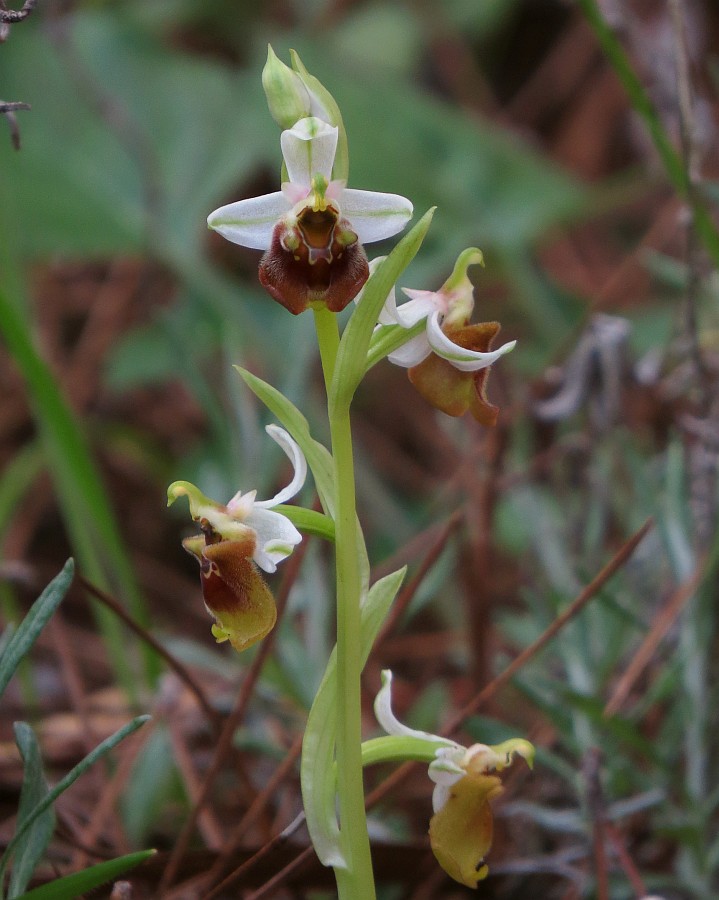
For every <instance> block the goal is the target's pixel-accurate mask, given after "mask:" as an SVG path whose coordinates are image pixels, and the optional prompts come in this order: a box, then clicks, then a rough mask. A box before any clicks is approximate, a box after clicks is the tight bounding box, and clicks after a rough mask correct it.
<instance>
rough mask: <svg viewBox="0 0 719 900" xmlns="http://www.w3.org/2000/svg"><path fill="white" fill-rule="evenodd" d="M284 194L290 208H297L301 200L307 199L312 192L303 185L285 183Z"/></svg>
mask: <svg viewBox="0 0 719 900" xmlns="http://www.w3.org/2000/svg"><path fill="white" fill-rule="evenodd" d="M282 193H283V194H284V195H285V197H286V198H287V202H288V203H289V204H290V206H295V205H296V204H297V203H299V202H300V201H301V200H304V199H306V197H307V196H308V195H309V193H310V191H309V188H307V187H305V185H303V184H292V182H291V181H283V182H282Z"/></svg>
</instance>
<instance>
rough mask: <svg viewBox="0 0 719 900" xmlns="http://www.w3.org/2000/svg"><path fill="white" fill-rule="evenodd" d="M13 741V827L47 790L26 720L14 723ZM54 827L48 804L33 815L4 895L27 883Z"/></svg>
mask: <svg viewBox="0 0 719 900" xmlns="http://www.w3.org/2000/svg"><path fill="white" fill-rule="evenodd" d="M14 728H15V742H16V743H17V746H18V750H19V751H20V755H21V756H22V762H23V776H22V789H21V791H20V804H19V806H18V812H17V827H18V829H19V828H21V827H22V825H23V823H24V821H25V819H26V818H27V817H28V815H29V814H30V813H31V812H32V810H33V809H34V808H35V807H36V806H37V805H38V804H39V803H41V802H42V800H43V799H44V798H45V796H46V795H47V793H48V786H47V781H46V780H45V773H44V772H43V769H42V758H41V755H40V745H39V744H38V742H37V738H36V737H35V733H34V731H33V730H32V728H31V727H30V726H29V725H28V724H27V723H26V722H16V723H15V726H14ZM54 830H55V812H54V810H53V809H52V807H48V808H47V809H46V810H45V811H44V812H43V813H42V815H40V816H38V817H37V818H36V819H35V822H34V823H33V825H32V827H31V828H30V830H29V831H28V833H27V835H26V836H25V840H24V841H23V842H22V844H21V845H20V846H19V847H18V850H17V853H16V854H15V861H14V863H13V867H12V875H11V877H10V886H9V888H8V897H9V898H10V900H12V898H14V897H18V896H19V895H20V894H22V892H23V891H24V890H25V888H26V887H27V884H28V882H29V881H30V878H31V877H32V873H33V872H34V871H35V867H36V866H37V864H38V863H39V862H40V860H41V859H42V857H43V855H44V853H45V850H46V849H47V845H48V844H49V843H50V838H51V837H52V833H53V831H54Z"/></svg>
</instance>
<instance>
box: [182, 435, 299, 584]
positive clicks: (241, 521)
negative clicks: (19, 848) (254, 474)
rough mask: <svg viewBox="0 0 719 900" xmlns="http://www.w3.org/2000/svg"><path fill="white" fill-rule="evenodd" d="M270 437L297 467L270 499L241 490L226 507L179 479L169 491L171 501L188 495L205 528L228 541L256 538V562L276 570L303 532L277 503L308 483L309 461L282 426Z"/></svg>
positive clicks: (292, 495) (197, 517)
mask: <svg viewBox="0 0 719 900" xmlns="http://www.w3.org/2000/svg"><path fill="white" fill-rule="evenodd" d="M266 431H267V433H268V434H269V436H270V437H271V438H272V439H273V440H274V441H275V442H276V443H277V444H279V446H280V447H281V448H282V449H283V450H284V452H285V453H286V455H287V456H288V457H289V459H290V461H291V462H292V465H293V467H294V475H293V478H292V481H291V482H290V483H289V484H288V485H287V487H285V488H283V489H282V490H281V491H279V492H278V493H277V494H275V496H274V497H272V498H270V499H269V500H256V499H255V497H256V496H257V491H248V492H247V493H246V494H243V493H242V491H238V492H237V493H236V494H235V496H234V497H233V498H232V499H231V500H230V501H229V503H228V504H227V505H226V506H222V505H221V504H219V503H215V502H214V501H212V500H210V499H208V498H207V497H205V495H204V494H202V493H201V492H200V491H199V489H198V488H196V487H195V486H194V485H193V484H190V483H189V482H187V481H176V482H174V484H171V485H170V487H169V488H168V490H167V496H168V503H172V502H174V501H175V500H176V499H177V498H178V497H181V496H187V497H188V499H189V501H190V513H191V515H192V518H193V519H195V521H197V522H199V523H200V524H201V526H202V528H203V530H209V531H211V532H214V533H215V534H216V535H219V536H220V537H221V538H222V540H225V541H243V542H246V541H247V540H248V539H250V538H253V537H254V542H255V543H254V551H253V553H252V559H253V561H254V562H255V563H256V564H257V565H258V566H259V567H260V568H261V569H263V570H264V571H265V572H274V571H276V569H277V564H278V563H279V562H282V560H283V559H286V558H287V557H288V556H289V555H290V554H291V553H292V551H293V549H294V548H295V546H296V545H297V544H299V543H300V541H301V540H302V535H301V534H300V532H299V531H298V530H297V529H296V528H295V526H294V525H293V524H292V522H290V520H289V519H288V518H287V517H286V516H283V515H282V514H281V513H278V512H273V511H272V509H273V507H275V506H279V505H280V504H281V503H285V502H286V501H287V500H289V499H290V498H292V497H294V496H295V494H297V493H298V492H299V491H300V490H301V488H302V485H303V484H304V483H305V477H306V476H307V463H306V462H305V457H304V454H303V453H302V451H301V450H300V448H299V446H298V445H297V443H296V442H295V441H294V440H293V439H292V438H291V437H290V435H289V434H288V433H287V432H286V431H285V430H284V428H280V427H279V426H278V425H268V426H267V428H266Z"/></svg>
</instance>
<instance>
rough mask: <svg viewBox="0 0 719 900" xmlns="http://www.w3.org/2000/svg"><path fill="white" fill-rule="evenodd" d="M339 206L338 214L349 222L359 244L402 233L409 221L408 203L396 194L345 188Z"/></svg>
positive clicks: (410, 207) (404, 198)
mask: <svg viewBox="0 0 719 900" xmlns="http://www.w3.org/2000/svg"><path fill="white" fill-rule="evenodd" d="M340 203H341V206H342V215H343V216H346V218H348V219H349V220H350V222H351V223H352V228H353V229H354V230H355V231H356V232H357V236H358V237H359V239H360V241H362V243H363V244H370V243H372V241H382V240H384V239H385V238H388V237H392V235H393V234H397V233H398V232H400V231H402V229H403V228H404V227H405V225H406V224H407V222H409V220H410V219H411V218H412V211H413V206H412V204H411V203H410V202H409V200H408V199H407V198H406V197H400V195H399V194H381V193H377V192H375V191H357V190H354V189H353V188H347V189H345V191H344V192H343V194H342V199H341V201H340Z"/></svg>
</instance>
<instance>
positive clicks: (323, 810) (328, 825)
mask: <svg viewBox="0 0 719 900" xmlns="http://www.w3.org/2000/svg"><path fill="white" fill-rule="evenodd" d="M406 571H407V569H406V568H402V569H399V570H398V571H396V572H392V573H390V574H389V575H386V576H385V577H384V578H380V579H379V581H376V582H375V583H374V584H373V585H372V587H371V588H370V589H369V592H368V594H367V598H366V600H365V602H364V604H363V606H362V611H361V616H362V619H361V625H360V636H359V640H360V644H361V648H360V653H361V658H362V666H363V667H364V664H365V663H366V662H367V657H368V656H369V654H370V650H371V649H372V645H373V644H374V641H375V638H376V637H377V634H378V633H379V630H380V628H381V627H382V623H383V622H384V620H385V618H386V616H387V613H388V612H389V609H390V607H391V605H392V603H393V601H394V598H395V596H396V595H397V591H398V590H399V589H400V585H401V584H402V581H403V579H404V576H405V573H406ZM336 706H337V647H336V646H335V648H334V649H333V650H332V653H331V655H330V658H329V661H328V663H327V668H326V670H325V674H324V677H323V678H322V683H321V684H320V687H319V690H318V691H317V695H316V696H315V700H314V703H313V704H312V709H311V710H310V714H309V716H308V718H307V727H306V729H305V737H304V741H303V744H302V765H301V770H300V779H301V782H302V797H303V800H304V804H305V815H306V816H307V828H308V830H309V832H310V835H311V838H312V844H313V846H314V848H315V851H316V853H317V855H318V857H319V858H320V860H321V861H322V863H323V865H325V866H330V865H340V866H342V865H344V864H345V862H344V857H343V854H342V850H341V845H340V834H339V827H338V825H337V814H336V811H335V804H336V782H335V777H334V774H333V773H334V755H335V736H336V732H337V728H336Z"/></svg>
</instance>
